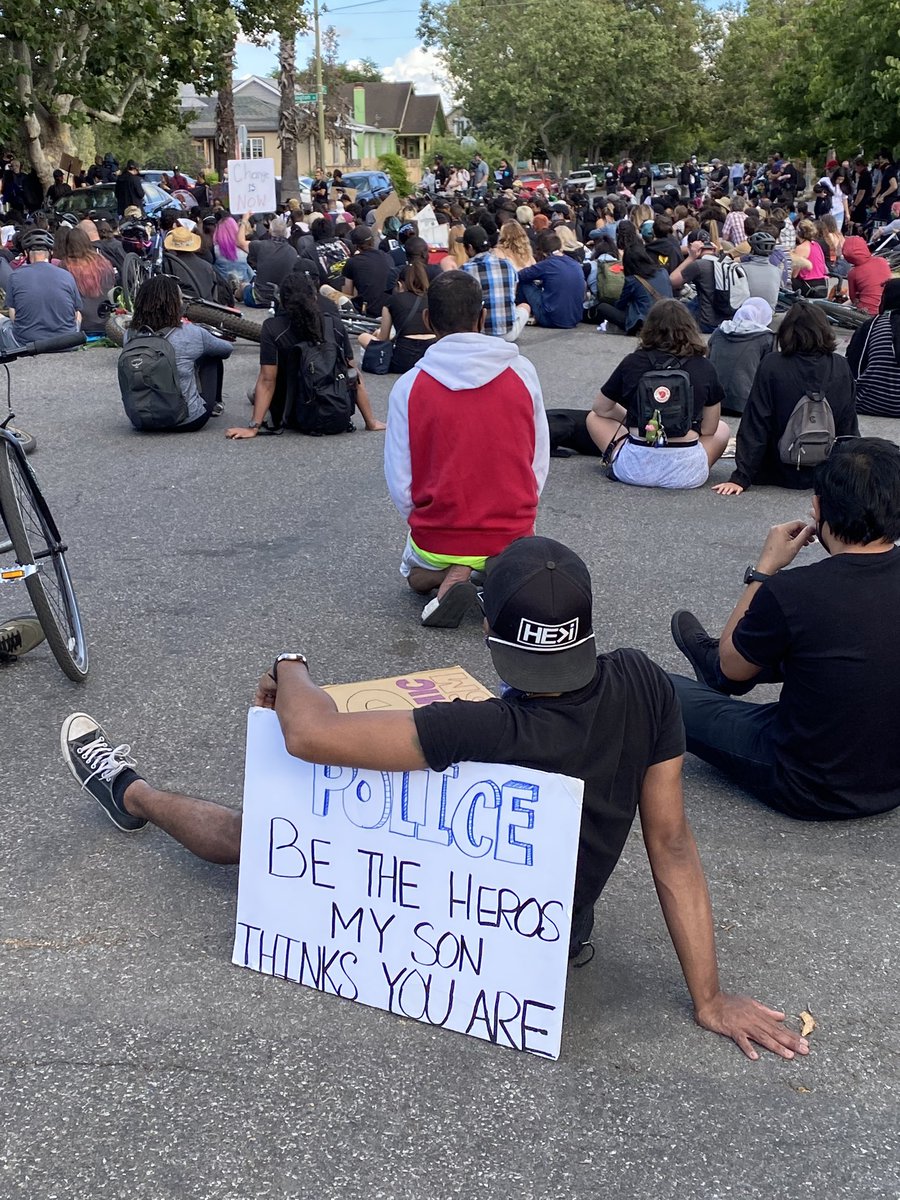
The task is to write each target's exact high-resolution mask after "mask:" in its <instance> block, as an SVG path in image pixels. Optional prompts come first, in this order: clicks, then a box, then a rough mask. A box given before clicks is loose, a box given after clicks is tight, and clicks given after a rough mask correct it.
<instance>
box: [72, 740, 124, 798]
mask: <svg viewBox="0 0 900 1200" xmlns="http://www.w3.org/2000/svg"><path fill="white" fill-rule="evenodd" d="M75 753H76V754H77V755H78V757H79V758H80V759H81V760H82V762H83V763H84V764H85V766H87V767H88V769H89V770H90V772H91V773H90V775H89V776H88V777H87V779H86V780H85V781H84V784H83V785H82V786H83V787H86V786H87V784H89V783H90V782H91V780H92V779H96V778H97V777H98V776H99V778H100V779H102V780H103V782H104V783H110V782H111V781H112V780H113V779H115V777H116V776H117V775H121V773H122V772H123V771H124V770H126V768H128V767H135V766H137V763H136V762H135V761H134V759H133V758H130V757H129V756H130V754H131V746H129V745H128V744H127V743H124V744H123V745H121V746H110V744H109V742H107V741H106V740H105V739H104V738H102V737H97V738H95V739H94V741H92V742H88V743H87V745H86V746H79V747H78V749H77V750H76V751H75Z"/></svg>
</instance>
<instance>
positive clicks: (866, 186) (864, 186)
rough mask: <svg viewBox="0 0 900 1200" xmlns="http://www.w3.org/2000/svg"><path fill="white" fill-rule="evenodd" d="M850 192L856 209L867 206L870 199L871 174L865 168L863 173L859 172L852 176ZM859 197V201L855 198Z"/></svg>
mask: <svg viewBox="0 0 900 1200" xmlns="http://www.w3.org/2000/svg"><path fill="white" fill-rule="evenodd" d="M850 190H851V194H852V197H853V202H854V204H856V206H857V207H860V208H861V207H862V206H863V205H864V204H868V203H869V202H870V201H871V199H872V172H871V171H870V170H869V169H868V168H866V170H865V171H860V172H859V174H857V175H854V176H853V177H852V178H851V181H850ZM857 196H859V200H858V201H857V200H856V197H857Z"/></svg>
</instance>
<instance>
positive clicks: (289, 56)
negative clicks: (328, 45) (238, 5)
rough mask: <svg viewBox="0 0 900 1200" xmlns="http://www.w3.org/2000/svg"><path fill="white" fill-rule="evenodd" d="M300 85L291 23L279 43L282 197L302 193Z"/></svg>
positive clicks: (293, 31)
mask: <svg viewBox="0 0 900 1200" xmlns="http://www.w3.org/2000/svg"><path fill="white" fill-rule="evenodd" d="M296 88H297V25H296V22H293V21H292V22H290V23H289V24H288V26H287V28H286V29H285V30H284V32H283V33H282V35H281V37H280V39H279V42H278V90H279V92H280V93H281V95H280V98H279V101H278V141H279V143H280V144H281V199H282V200H283V201H284V200H290V199H292V198H295V197H297V196H298V195H299V191H300V187H299V183H298V181H297V142H296V140H295V138H294V133H293V128H294V108H295V103H294V93H295V92H296Z"/></svg>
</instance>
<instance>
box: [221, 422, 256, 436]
mask: <svg viewBox="0 0 900 1200" xmlns="http://www.w3.org/2000/svg"><path fill="white" fill-rule="evenodd" d="M257 433H259V430H258V429H248V428H247V427H246V425H238V426H236V427H234V428H232V429H226V430H225V436H226V437H227V438H234V439H235V440H238V439H240V438H253V437H256V435H257Z"/></svg>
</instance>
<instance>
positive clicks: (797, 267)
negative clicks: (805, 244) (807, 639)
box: [788, 250, 812, 275]
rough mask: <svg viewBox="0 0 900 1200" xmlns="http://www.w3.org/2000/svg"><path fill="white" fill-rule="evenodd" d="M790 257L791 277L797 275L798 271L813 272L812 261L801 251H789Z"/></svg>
mask: <svg viewBox="0 0 900 1200" xmlns="http://www.w3.org/2000/svg"><path fill="white" fill-rule="evenodd" d="M788 255H789V257H790V260H791V275H796V274H797V272H798V271H811V270H812V259H809V258H806V256H805V255H804V254H803V252H802V251H800V250H789V251H788Z"/></svg>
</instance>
